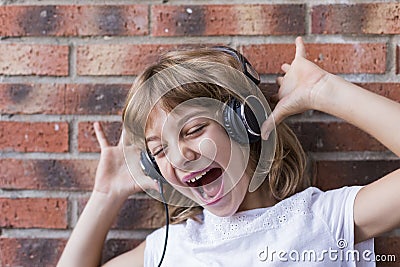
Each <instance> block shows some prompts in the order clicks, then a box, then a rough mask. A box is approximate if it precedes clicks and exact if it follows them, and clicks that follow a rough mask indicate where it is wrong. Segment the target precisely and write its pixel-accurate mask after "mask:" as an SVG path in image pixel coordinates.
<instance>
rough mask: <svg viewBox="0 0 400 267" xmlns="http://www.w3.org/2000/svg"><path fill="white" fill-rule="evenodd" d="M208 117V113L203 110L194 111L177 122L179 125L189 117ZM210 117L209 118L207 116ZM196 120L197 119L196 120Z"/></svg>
mask: <svg viewBox="0 0 400 267" xmlns="http://www.w3.org/2000/svg"><path fill="white" fill-rule="evenodd" d="M207 114H208V115H210V111H207V110H203V111H195V112H191V113H189V114H187V115H186V116H184V117H182V118H181V119H180V120H179V123H180V124H181V123H182V122H186V121H187V120H188V119H190V118H191V117H195V116H196V117H204V115H207ZM209 117H211V116H209ZM196 119H197V118H196Z"/></svg>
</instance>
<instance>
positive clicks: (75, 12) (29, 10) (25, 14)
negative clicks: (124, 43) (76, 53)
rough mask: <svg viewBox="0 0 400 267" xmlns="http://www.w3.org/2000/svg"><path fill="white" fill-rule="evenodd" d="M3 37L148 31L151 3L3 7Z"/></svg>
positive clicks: (0, 31)
mask: <svg viewBox="0 0 400 267" xmlns="http://www.w3.org/2000/svg"><path fill="white" fill-rule="evenodd" d="M0 25H2V27H1V28H0V36H94V35H119V36H120V35H145V34H148V7H147V5H89V6H80V5H79V6H78V5H73V6H69V5H65V6H47V5H46V6H3V7H0Z"/></svg>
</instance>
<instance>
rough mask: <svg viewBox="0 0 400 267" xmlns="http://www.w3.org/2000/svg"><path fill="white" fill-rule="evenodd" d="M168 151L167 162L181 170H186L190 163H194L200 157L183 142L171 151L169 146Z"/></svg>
mask: <svg viewBox="0 0 400 267" xmlns="http://www.w3.org/2000/svg"><path fill="white" fill-rule="evenodd" d="M169 151H170V155H169V156H170V158H169V160H170V161H171V163H172V164H173V165H174V166H175V167H176V168H179V169H181V170H186V169H188V168H189V166H190V162H193V161H195V160H196V159H198V158H199V156H200V155H199V154H198V152H197V151H195V150H194V149H193V148H191V147H190V146H188V145H187V144H185V143H183V142H182V143H179V144H176V145H174V146H173V148H172V149H171V146H169Z"/></svg>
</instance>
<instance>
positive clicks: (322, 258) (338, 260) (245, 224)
mask: <svg viewBox="0 0 400 267" xmlns="http://www.w3.org/2000/svg"><path fill="white" fill-rule="evenodd" d="M360 188H361V187H356V186H354V187H343V188H341V189H336V190H331V191H327V192H323V191H321V190H319V189H317V188H315V187H310V188H308V189H306V190H304V191H302V192H300V193H297V194H295V195H293V196H291V197H289V198H287V199H284V200H282V201H280V202H279V203H277V204H276V205H274V206H272V207H267V208H259V209H253V210H248V211H243V212H238V213H236V214H234V215H233V216H230V217H218V216H216V215H214V214H212V213H210V212H209V211H207V210H204V211H203V215H202V216H200V218H201V220H202V223H198V222H196V221H194V220H191V219H189V220H187V221H186V222H185V223H181V224H177V225H170V230H169V238H168V245H167V250H166V254H165V258H164V261H163V264H162V266H191V267H197V266H206V267H217V266H229V267H234V266H238V267H243V266H288V265H289V266H292V265H296V266H368V267H369V266H375V262H374V261H373V260H374V257H375V255H374V243H373V239H370V240H367V241H365V242H362V243H359V244H357V245H356V246H354V219H353V207H354V199H355V196H356V194H357V192H358V191H359V189H360ZM164 238H165V227H163V228H161V229H158V230H156V231H154V232H153V233H151V234H150V235H148V236H147V238H146V248H145V260H144V266H146V267H150V266H151V267H153V266H157V265H158V263H159V261H160V258H161V255H162V250H163V246H164Z"/></svg>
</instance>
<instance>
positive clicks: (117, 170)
mask: <svg viewBox="0 0 400 267" xmlns="http://www.w3.org/2000/svg"><path fill="white" fill-rule="evenodd" d="M94 130H95V133H96V137H97V140H98V142H99V144H100V148H101V155H100V161H99V165H98V167H97V171H96V179H95V185H94V190H95V191H97V192H101V193H104V194H108V195H113V196H118V197H121V198H127V197H128V196H129V195H131V194H134V193H137V192H139V191H142V189H141V187H140V186H139V185H138V184H137V183H136V182H135V180H134V179H133V178H132V177H131V174H130V173H129V170H128V167H127V166H126V164H125V159H124V154H123V147H122V145H123V144H122V135H121V138H120V141H119V143H118V145H117V146H110V145H109V143H108V141H107V138H106V137H105V135H104V132H103V129H102V127H101V125H100V123H98V122H96V123H94ZM129 149H135V148H133V147H130V148H129ZM136 150H137V154H138V155H139V153H140V151H139V149H136ZM138 158H139V156H138ZM146 180H147V179H146ZM141 186H143V187H146V188H153V189H156V190H157V188H158V186H157V184H156V182H154V181H153V180H152V179H150V178H148V182H147V183H145V184H142V183H141Z"/></svg>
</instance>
